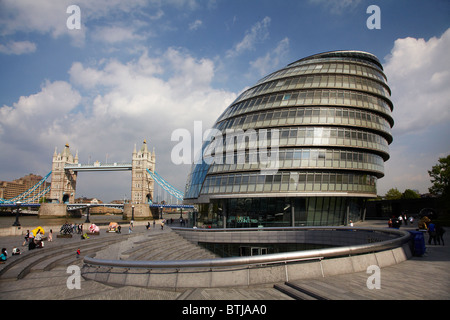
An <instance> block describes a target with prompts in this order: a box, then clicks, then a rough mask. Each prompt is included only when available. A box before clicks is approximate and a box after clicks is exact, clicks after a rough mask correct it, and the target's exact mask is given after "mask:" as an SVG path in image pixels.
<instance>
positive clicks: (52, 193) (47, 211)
mask: <svg viewBox="0 0 450 320" xmlns="http://www.w3.org/2000/svg"><path fill="white" fill-rule="evenodd" d="M155 164H156V155H155V150H154V149H153V151H149V150H148V146H147V142H146V141H145V140H144V142H143V144H142V147H141V148H140V149H139V150H137V149H136V145H135V147H134V150H133V153H132V161H131V162H129V163H117V162H114V163H100V162H98V161H96V162H94V163H93V164H82V163H80V162H79V160H78V152H77V153H76V154H75V156H74V155H73V154H72V152H71V151H70V147H69V144H66V145H65V147H64V149H63V151H62V152H60V153H58V152H57V149H56V148H55V152H54V154H53V157H52V171H51V172H49V173H48V174H47V175H46V176H45V177H44V178H43V179H42V180H41V181H40V182H39V183H37V184H36V185H35V186H33V187H32V188H30V189H29V190H27V191H26V192H24V193H22V194H21V195H19V196H17V197H15V198H13V199H8V200H6V199H0V204H2V206H17V205H23V206H26V205H27V204H29V203H34V204H36V203H38V202H39V200H40V199H42V198H43V197H44V196H46V197H47V201H46V202H45V203H42V204H41V205H40V208H39V216H43V217H48V216H50V217H51V216H65V215H66V214H67V212H68V211H72V210H75V209H80V208H83V207H86V206H87V204H75V194H76V185H77V178H78V172H92V171H131V199H130V201H129V202H128V203H124V204H111V205H109V204H106V205H104V206H108V207H110V206H111V207H116V208H119V207H120V208H123V211H124V218H127V217H130V216H131V215H132V214H133V215H134V217H135V218H137V219H139V218H149V217H152V211H151V208H161V206H163V207H171V208H182V209H183V208H184V209H192V208H193V207H192V206H186V205H182V204H179V202H181V201H182V200H183V197H184V195H183V193H182V192H180V191H179V190H177V189H176V188H174V187H173V186H172V185H171V184H170V183H168V182H167V181H166V180H165V179H164V178H162V177H161V176H160V175H159V174H158V173H157V172H155ZM50 176H51V184H50V186H48V187H46V188H45V189H43V188H42V187H41V185H42V184H43V182H44V181H46V180H47V179H48V178H49V177H50ZM155 191H160V192H164V193H165V194H166V195H167V196H168V197H169V198H170V201H165V204H164V205H162V204H156V203H154V199H155ZM160 192H159V193H160ZM157 193H158V192H157Z"/></svg>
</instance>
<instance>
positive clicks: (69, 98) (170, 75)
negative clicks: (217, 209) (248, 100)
mask: <svg viewBox="0 0 450 320" xmlns="http://www.w3.org/2000/svg"><path fill="white" fill-rule="evenodd" d="M214 71H215V68H214V63H213V62H212V61H210V60H208V59H195V58H194V57H192V56H191V55H189V54H187V53H185V52H182V51H180V50H178V49H174V48H170V49H168V50H167V51H166V52H164V53H163V54H162V55H161V56H157V57H149V56H148V54H147V52H144V53H143V54H142V55H141V56H140V57H139V59H133V60H130V61H128V62H126V63H122V62H119V61H117V60H114V59H108V60H104V61H101V62H99V63H90V64H89V65H84V64H83V63H80V62H76V63H73V65H72V67H71V68H70V70H69V74H70V83H68V82H63V81H55V82H46V83H45V84H44V85H43V87H42V90H41V91H40V92H38V93H36V94H33V95H30V96H24V97H21V98H20V99H19V100H18V101H17V102H16V103H14V104H13V105H12V106H3V107H1V108H0V147H1V148H2V150H5V152H2V153H1V154H0V163H2V166H3V168H4V170H11V172H13V171H14V170H13V168H14V164H13V163H11V158H10V155H11V154H22V153H23V156H24V159H25V158H27V159H32V158H33V157H36V155H35V154H34V153H35V152H36V150H38V151H37V152H38V153H39V157H41V158H42V159H43V160H42V159H41V161H40V162H33V164H29V169H30V170H31V171H30V172H43V171H45V170H46V169H42V167H46V168H47V169H50V166H51V155H52V154H53V151H54V148H55V146H57V147H59V148H62V146H63V145H64V144H65V143H66V142H69V143H70V145H71V149H72V150H73V151H75V150H79V157H80V161H81V162H83V163H86V162H88V157H89V156H92V159H91V161H95V160H100V161H102V160H104V159H105V154H106V153H108V155H109V156H108V161H117V162H120V161H130V158H131V152H132V150H133V147H134V144H135V143H137V144H138V147H139V146H140V144H141V142H142V141H143V140H144V139H147V141H148V144H149V146H150V147H155V148H156V153H157V157H158V158H157V171H158V172H159V173H161V174H162V175H163V176H164V177H165V178H166V179H167V180H168V181H169V182H171V183H172V184H174V185H175V186H176V187H178V188H180V189H182V190H183V189H184V185H185V182H186V178H187V175H188V172H189V170H190V166H189V165H184V166H175V165H174V164H173V163H172V161H171V159H170V154H171V149H172V148H173V147H174V146H175V145H176V142H171V140H170V137H171V133H172V132H173V131H174V130H175V129H178V128H184V129H187V130H189V131H190V132H193V126H194V121H202V123H203V130H207V129H209V128H210V127H211V126H212V125H213V123H214V121H215V120H216V119H217V118H218V116H219V115H220V114H221V113H222V112H223V110H224V109H225V108H226V107H227V106H228V105H229V104H230V103H231V102H232V101H233V100H234V99H235V98H236V94H235V93H232V92H227V91H223V90H218V89H214V88H213V87H212V85H211V83H212V81H213V79H214V77H215V74H214ZM6 145H7V146H8V148H4V149H3V147H4V146H6ZM20 150H22V151H20ZM31 150H33V152H31ZM6 151H7V152H6ZM6 164H8V165H6ZM32 166H39V170H38V169H35V168H33V167H32ZM47 172H48V171H47ZM47 172H45V173H47ZM19 174H20V173H19ZM19 174H18V175H19ZM99 183H100V182H99ZM127 183H128V182H127ZM106 184H110V181H109V182H106ZM87 188H89V186H87ZM97 188H101V187H100V186H99V185H97ZM80 192H84V191H82V190H81V191H80ZM86 193H87V191H86ZM128 193H129V191H128ZM116 196H117V197H121V196H122V194H121V193H119V195H116Z"/></svg>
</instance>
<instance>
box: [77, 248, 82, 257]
mask: <svg viewBox="0 0 450 320" xmlns="http://www.w3.org/2000/svg"><path fill="white" fill-rule="evenodd" d="M80 256H81V251H80V248H78V249H77V259H78V258H79V257H80Z"/></svg>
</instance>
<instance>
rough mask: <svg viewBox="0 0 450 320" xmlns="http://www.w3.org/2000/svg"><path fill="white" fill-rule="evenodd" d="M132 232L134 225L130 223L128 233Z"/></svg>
mask: <svg viewBox="0 0 450 320" xmlns="http://www.w3.org/2000/svg"><path fill="white" fill-rule="evenodd" d="M132 232H133V225H132V224H131V223H130V225H129V226H128V233H132Z"/></svg>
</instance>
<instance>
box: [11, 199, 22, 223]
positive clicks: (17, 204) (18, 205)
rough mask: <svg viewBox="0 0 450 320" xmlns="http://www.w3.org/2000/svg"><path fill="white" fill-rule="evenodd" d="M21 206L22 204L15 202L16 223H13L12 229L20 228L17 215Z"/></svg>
mask: <svg viewBox="0 0 450 320" xmlns="http://www.w3.org/2000/svg"><path fill="white" fill-rule="evenodd" d="M21 204H22V202H20V201H17V202H16V206H17V210H16V221H14V223H13V227H20V222H19V213H20V205H21Z"/></svg>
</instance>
